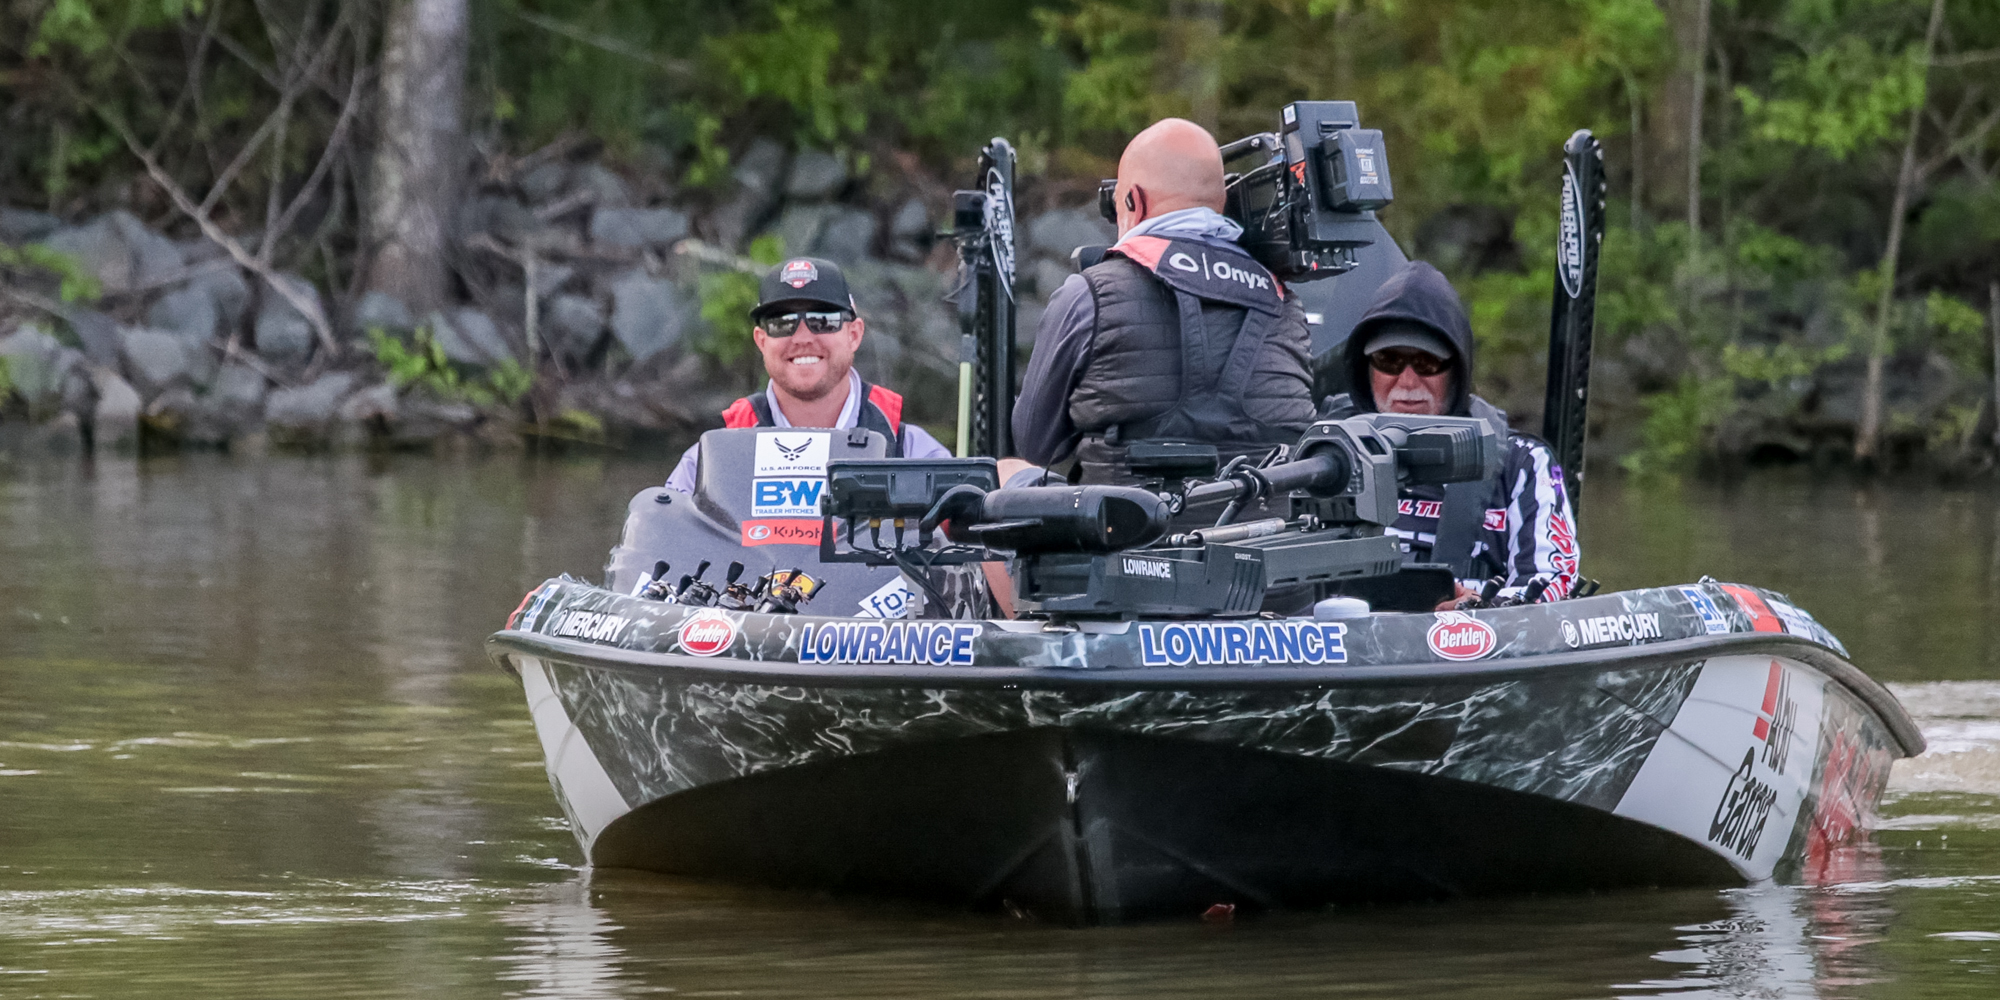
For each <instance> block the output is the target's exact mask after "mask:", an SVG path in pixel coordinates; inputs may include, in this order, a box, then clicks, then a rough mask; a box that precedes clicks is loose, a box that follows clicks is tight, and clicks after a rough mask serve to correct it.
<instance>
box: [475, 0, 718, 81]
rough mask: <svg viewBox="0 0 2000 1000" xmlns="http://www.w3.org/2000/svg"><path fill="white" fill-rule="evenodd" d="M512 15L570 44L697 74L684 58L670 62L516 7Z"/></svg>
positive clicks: (674, 71) (662, 68) (668, 70)
mask: <svg viewBox="0 0 2000 1000" xmlns="http://www.w3.org/2000/svg"><path fill="white" fill-rule="evenodd" d="M514 16H515V17H518V18H520V19H521V20H523V21H526V22H528V23H529V24H532V25H534V26H535V27H537V28H540V29H542V30H543V31H547V32H550V33H552V34H557V35H561V36H563V37H564V38H567V39H569V40H571V41H575V42H582V43H583V44H585V45H588V46H590V47H592V48H595V49H603V50H604V51H606V52H609V53H611V54H612V55H615V56H624V57H625V58H627V59H633V60H637V61H639V62H642V63H645V64H646V65H648V66H651V67H653V68H654V69H657V70H660V71H661V72H664V73H671V74H673V75H674V76H679V77H693V76H694V75H695V74H696V72H697V71H696V70H695V67H694V64H693V63H691V62H688V61H687V60H685V59H671V58H668V57H666V56H662V55H656V54H654V53H651V52H648V51H646V50H645V49H642V48H640V47H638V46H636V45H633V44H631V43H630V42H625V41H621V40H619V39H616V38H607V37H605V36H603V35H599V34H595V33H592V32H589V31H585V30H583V29H582V28H579V27H577V26H576V25H573V24H565V23H564V22H562V21H558V20H556V19H555V18H552V17H548V16H546V15H543V14H537V13H534V12H533V11H526V10H521V9H520V8H518V7H517V8H514Z"/></svg>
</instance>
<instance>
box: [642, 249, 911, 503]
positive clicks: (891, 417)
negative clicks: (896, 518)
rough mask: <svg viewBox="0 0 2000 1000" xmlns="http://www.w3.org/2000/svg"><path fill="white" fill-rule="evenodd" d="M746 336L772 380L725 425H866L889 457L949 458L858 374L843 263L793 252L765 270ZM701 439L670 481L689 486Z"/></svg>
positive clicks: (892, 396)
mask: <svg viewBox="0 0 2000 1000" xmlns="http://www.w3.org/2000/svg"><path fill="white" fill-rule="evenodd" d="M750 321H751V322H752V323H753V324H755V328H754V329H753V330H751V332H750V336H751V339H752V340H754V341H755V342H756V344H757V353H758V354H761V355H763V357H764V371H765V373H766V374H768V375H770V377H771V381H770V383H769V384H767V385H766V386H765V387H764V391H763V392H759V393H753V394H751V395H748V396H745V397H743V398H742V399H739V400H737V401H736V402H734V403H731V404H730V405H729V408H728V409H726V410H723V411H722V425H723V426H724V427H830V428H835V429H840V430H844V429H847V428H850V427H865V428H867V429H869V430H871V431H877V432H880V433H881V435H882V436H883V437H885V438H888V439H889V452H888V454H889V457H890V458H949V457H951V452H950V451H949V450H948V449H946V448H945V446H944V445H942V444H940V443H938V440H937V439H936V438H934V437H931V435H930V433H929V432H927V431H925V430H924V429H923V428H921V427H917V426H915V425H913V424H906V423H904V422H903V397H902V396H900V395H898V394H897V393H895V392H892V391H890V390H889V389H886V388H883V387H882V386H879V385H870V384H869V383H867V382H865V381H862V378H861V376H860V375H859V374H857V373H856V372H855V371H854V352H855V350H856V349H857V348H859V347H860V346H861V338H862V336H863V335H864V334H865V333H866V332H867V323H866V321H864V320H863V319H862V318H861V317H860V315H859V313H858V310H857V309H856V308H855V304H854V296H853V294H852V293H850V292H849V291H848V289H847V276H846V275H843V274H841V273H840V266H839V265H837V264H835V263H833V262H832V261H829V260H821V259H819V258H817V257H793V258H792V259H790V260H787V261H785V262H784V263H783V264H780V265H778V266H777V267H776V268H773V269H772V271H771V273H770V274H767V275H765V276H764V283H763V285H762V286H761V287H760V288H759V289H758V294H757V307H756V308H755V309H752V310H751V311H750ZM700 455H701V445H699V444H696V445H694V446H693V447H691V448H689V449H688V450H687V453H686V454H685V455H682V456H681V461H680V464H679V465H677V466H675V468H674V474H673V475H671V476H669V477H667V486H668V487H670V488H672V489H677V490H680V491H681V492H683V493H692V492H694V482H695V466H696V464H697V463H698V462H699V461H700Z"/></svg>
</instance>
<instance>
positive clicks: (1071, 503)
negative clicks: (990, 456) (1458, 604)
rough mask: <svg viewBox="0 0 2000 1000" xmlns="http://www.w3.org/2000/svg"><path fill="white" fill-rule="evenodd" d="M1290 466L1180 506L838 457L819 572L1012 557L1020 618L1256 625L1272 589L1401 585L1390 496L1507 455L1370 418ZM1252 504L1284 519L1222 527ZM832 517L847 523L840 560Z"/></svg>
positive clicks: (1314, 440)
mask: <svg viewBox="0 0 2000 1000" xmlns="http://www.w3.org/2000/svg"><path fill="white" fill-rule="evenodd" d="M1289 454H1290V455H1291V459H1290V460H1289V461H1285V462H1280V463H1277V464H1273V465H1267V466H1264V467H1261V468H1249V467H1246V466H1241V465H1239V466H1236V467H1233V468H1230V469H1227V470H1224V471H1225V472H1226V474H1225V475H1222V476H1221V477H1220V478H1217V479H1215V480H1212V481H1200V480H1186V481H1184V488H1183V490H1182V492H1180V493H1178V494H1173V493H1168V492H1165V491H1159V492H1155V491H1153V490H1148V489H1142V488H1139V487H1131V486H1039V487H1028V488H1024V489H996V488H994V486H995V485H997V483H994V481H993V480H992V479H991V478H987V477H985V476H981V475H979V474H978V472H979V471H980V470H979V468H978V467H976V466H973V465H971V464H969V460H965V459H940V460H933V461H928V462H923V461H913V460H909V459H904V460H901V461H895V462H880V461H842V460H836V461H833V462H830V463H828V465H827V492H826V505H825V508H824V513H825V517H826V519H827V526H826V528H825V529H824V530H823V531H822V532H821V540H822V541H821V546H822V548H821V559H822V560H824V561H829V562H832V561H863V562H871V563H874V564H877V565H897V566H901V567H904V568H905V570H906V571H909V570H920V569H922V568H925V567H928V566H932V565H940V564H947V563H963V562H984V561H991V560H998V559H1003V558H1007V557H1009V556H1011V557H1012V558H1013V569H1014V579H1015V607H1016V608H1017V609H1019V610H1021V611H1023V612H1025V613H1026V614H1028V615H1031V616H1038V617H1045V618H1127V619H1129V618H1168V617H1187V616H1210V615H1247V614H1254V613H1256V612H1257V611H1258V610H1260V609H1261V608H1262V607H1263V606H1264V602H1265V599H1266V596H1267V594H1269V593H1271V592H1274V591H1282V592H1288V593H1307V592H1310V593H1313V594H1318V593H1319V592H1320V591H1322V590H1327V589H1329V588H1331V587H1332V586H1334V585H1337V584H1339V583H1340V582H1342V581H1346V580H1354V579H1363V578H1369V577H1377V576H1384V575H1389V574H1394V573H1397V572H1398V571H1399V570H1400V569H1401V568H1402V551H1401V545H1400V543H1399V542H1398V541H1397V540H1396V539H1395V538H1393V537H1390V536H1388V535H1386V534H1385V533H1384V529H1385V528H1386V527H1387V526H1388V525H1389V524H1391V523H1393V522H1394V521H1395V519H1396V492H1397V490H1398V489H1399V488H1401V487H1404V486H1411V485H1423V484H1441V483H1450V482H1460V481H1465V480H1472V479H1479V478H1483V477H1485V476H1486V475H1487V474H1488V473H1489V472H1490V471H1491V469H1492V468H1493V467H1494V466H1495V465H1496V464H1497V463H1498V462H1499V457H1500V446H1499V439H1498V437H1497V435H1496V434H1495V432H1494V430H1493V428H1492V426H1491V425H1490V424H1488V423H1487V422H1486V421H1484V420H1480V419H1476V418H1470V417H1418V416H1409V415H1403V414H1368V415H1364V416H1357V417H1350V418H1347V419H1344V420H1327V421H1321V422H1320V423H1317V424H1314V425H1313V426H1312V427H1311V428H1309V429H1308V430H1307V431H1306V433H1305V434H1304V435H1303V436H1302V437H1301V438H1300V439H1299V441H1298V443H1297V444H1295V445H1293V446H1292V448H1291V449H1290V452H1289ZM970 461H977V460H970ZM985 467H986V468H990V467H991V466H990V463H987V464H986V466H985ZM982 479H983V480H984V481H976V480H982ZM1260 500H1261V501H1265V502H1266V505H1267V506H1270V505H1271V504H1276V505H1277V506H1278V507H1279V508H1280V509H1285V510H1286V511H1287V516H1285V517H1281V518H1279V517H1273V518H1266V519H1262V520H1259V521H1251V522H1245V523H1242V524H1235V523H1231V522H1230V518H1231V516H1232V513H1231V512H1232V511H1237V510H1241V509H1243V507H1244V506H1245V505H1247V504H1250V503H1254V502H1256V501H1260ZM1217 507H1220V508H1221V509H1222V513H1221V514H1220V516H1218V518H1217V524H1216V526H1215V527H1213V528H1208V529H1203V530H1200V531H1195V532H1184V533H1181V534H1174V535H1169V534H1168V533H1167V528H1168V526H1169V524H1170V522H1171V521H1172V519H1173V516H1174V514H1173V512H1174V511H1175V510H1176V509H1184V510H1190V511H1193V510H1203V509H1214V508H1217ZM836 519H844V520H845V521H846V522H847V524H848V526H849V527H848V531H847V532H846V534H845V537H846V538H847V539H848V541H847V547H846V548H844V549H842V548H839V546H838V543H836V542H835V541H834V538H835V536H836V534H837V533H836V532H835V531H834V530H833V521H834V520H836ZM912 575H913V576H917V575H918V574H916V573H912Z"/></svg>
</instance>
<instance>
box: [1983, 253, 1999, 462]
mask: <svg viewBox="0 0 2000 1000" xmlns="http://www.w3.org/2000/svg"><path fill="white" fill-rule="evenodd" d="M1986 302H1987V305H1986V333H1987V336H1989V337H1991V338H1993V447H1995V448H2000V281H1996V282H1993V283H1992V284H1990V285H1987V286H1986Z"/></svg>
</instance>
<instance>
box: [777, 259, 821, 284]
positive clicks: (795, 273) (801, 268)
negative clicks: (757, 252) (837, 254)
mask: <svg viewBox="0 0 2000 1000" xmlns="http://www.w3.org/2000/svg"><path fill="white" fill-rule="evenodd" d="M778 280H779V281H782V282H784V283H785V284H787V285H790V286H792V287H793V288H804V287H806V286H807V285H810V284H812V283H813V282H815V281H818V280H819V268H817V267H815V266H813V262H812V261H809V260H794V261H787V262H786V263H785V269H784V270H782V271H780V272H778Z"/></svg>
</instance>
